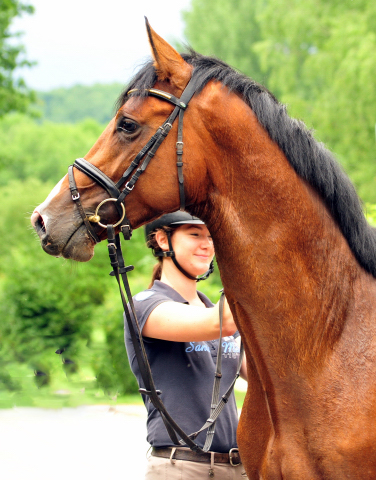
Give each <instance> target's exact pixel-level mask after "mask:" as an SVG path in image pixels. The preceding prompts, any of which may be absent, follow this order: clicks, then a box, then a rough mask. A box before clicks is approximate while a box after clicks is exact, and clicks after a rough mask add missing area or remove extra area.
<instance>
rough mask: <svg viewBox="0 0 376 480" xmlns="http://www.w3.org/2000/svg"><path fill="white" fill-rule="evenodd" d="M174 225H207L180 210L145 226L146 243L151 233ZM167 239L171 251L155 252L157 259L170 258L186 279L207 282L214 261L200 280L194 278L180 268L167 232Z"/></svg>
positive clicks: (169, 233)
mask: <svg viewBox="0 0 376 480" xmlns="http://www.w3.org/2000/svg"><path fill="white" fill-rule="evenodd" d="M172 225H176V226H178V225H205V222H203V221H202V220H200V219H199V218H198V217H194V216H193V215H191V214H190V213H187V212H182V211H181V210H178V211H177V212H173V213H166V215H162V216H161V217H159V218H157V220H154V221H153V222H150V223H148V224H147V225H145V238H146V241H148V240H149V236H150V234H151V233H153V232H155V231H156V230H158V229H159V228H162V227H171V226H172ZM167 239H168V245H169V249H170V250H169V251H167V252H158V253H156V252H154V255H156V256H157V257H170V258H171V259H172V261H173V262H174V264H175V266H176V268H177V269H178V270H180V271H181V272H182V273H183V274H184V275H185V276H186V277H188V278H189V279H190V280H196V281H197V282H199V281H200V280H206V279H207V278H208V276H209V275H210V274H211V273H213V271H214V262H213V260H212V261H211V263H210V267H209V270H208V271H207V272H206V273H204V275H202V276H201V277H199V278H196V277H193V276H192V275H190V274H189V273H188V272H186V271H185V270H184V268H183V267H181V266H180V264H179V263H178V261H177V260H176V257H175V252H174V250H173V248H172V243H171V232H167Z"/></svg>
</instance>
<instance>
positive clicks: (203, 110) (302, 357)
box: [31, 23, 376, 480]
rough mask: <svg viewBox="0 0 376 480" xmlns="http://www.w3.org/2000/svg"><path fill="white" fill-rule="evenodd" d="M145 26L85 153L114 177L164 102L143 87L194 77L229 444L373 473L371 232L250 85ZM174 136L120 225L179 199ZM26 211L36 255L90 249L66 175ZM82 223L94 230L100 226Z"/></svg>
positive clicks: (331, 168)
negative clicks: (142, 42)
mask: <svg viewBox="0 0 376 480" xmlns="http://www.w3.org/2000/svg"><path fill="white" fill-rule="evenodd" d="M147 30H148V35H149V41H150V45H151V50H152V54H153V60H152V61H151V62H149V63H147V64H146V65H145V66H144V67H143V68H142V69H141V70H140V72H139V73H138V74H136V76H135V78H134V80H133V81H132V82H131V84H130V86H129V88H128V89H127V90H126V91H125V92H124V93H123V95H122V96H121V99H120V102H119V109H118V111H117V113H116V116H115V117H114V119H113V120H112V121H111V122H110V123H109V125H108V126H107V128H106V129H105V130H104V132H103V134H102V135H101V136H100V137H99V139H98V140H97V142H96V143H95V145H94V146H93V147H92V148H91V150H90V151H89V152H88V154H87V155H86V157H85V160H86V161H87V162H90V164H92V165H94V166H95V167H97V168H98V169H100V170H101V171H102V172H103V173H104V174H105V175H106V176H107V177H108V178H110V179H112V180H113V181H114V182H116V181H118V179H119V178H121V177H122V174H123V172H124V170H126V169H129V166H130V165H131V162H132V161H133V160H134V159H135V158H136V157H137V154H138V152H139V151H140V150H141V148H142V147H143V146H144V145H145V144H146V143H147V142H148V141H149V139H150V138H151V137H152V136H153V135H154V134H155V132H156V131H158V127H159V126H160V125H161V124H163V122H165V121H166V118H168V116H169V115H170V114H171V112H172V111H173V110H174V108H175V105H174V104H171V102H167V101H163V98H161V95H159V96H158V95H157V96H153V95H151V94H150V89H157V90H160V91H162V93H163V92H164V93H165V96H166V95H167V94H172V95H173V98H174V99H175V100H176V99H179V97H180V96H181V95H182V92H183V91H184V89H185V87H186V85H187V84H188V82H189V81H190V79H191V77H193V76H195V79H196V85H197V88H196V90H195V93H194V95H193V97H192V99H191V100H190V102H189V105H188V107H187V108H186V109H185V114H184V128H183V133H184V155H183V156H182V157H181V158H182V161H183V168H182V174H183V177H184V194H185V202H186V203H185V205H186V207H185V208H186V210H187V211H188V212H189V213H191V214H193V215H195V216H198V217H200V218H201V219H202V220H204V221H205V223H206V224H207V226H208V228H209V230H210V232H211V234H212V237H213V240H214V245H215V252H216V257H217V262H218V266H219V270H220V275H221V279H222V282H223V286H224V289H225V292H226V296H227V299H228V301H229V304H230V307H231V310H232V312H233V314H234V317H235V319H236V323H237V325H238V328H239V331H240V333H241V336H242V339H243V342H244V344H245V351H246V355H247V364H248V377H249V388H248V392H247V395H246V398H245V402H244V406H243V410H242V414H241V418H240V422H239V428H238V442H239V448H240V452H241V456H242V459H243V463H244V466H245V469H246V471H247V474H248V477H249V478H250V479H252V480H253V479H263V480H266V479H267V480H277V479H278V480H279V479H285V480H286V479H288V480H302V479H309V480H316V479H320V480H324V479H325V480H342V479H362V480H363V479H364V480H366V479H367V480H368V479H369V480H371V479H373V480H374V479H375V478H376V321H375V320H376V319H375V312H376V281H375V275H376V236H375V231H374V230H373V229H372V228H371V227H370V226H369V225H368V224H367V222H366V219H365V217H364V214H363V210H362V206H361V202H360V200H359V198H358V196H357V194H356V192H355V189H354V188H353V186H352V184H351V182H350V181H349V180H348V178H347V176H346V175H345V174H344V173H343V171H342V169H341V168H340V166H339V165H338V164H337V162H336V161H335V160H334V158H333V156H332V155H331V153H330V152H329V151H328V150H326V149H325V147H324V146H323V145H322V144H320V143H319V142H317V141H316V140H315V139H314V138H313V135H312V134H311V132H310V131H308V130H307V129H306V127H305V126H304V124H303V123H302V122H299V121H296V120H294V119H292V118H290V117H289V116H288V114H287V113H286V110H285V107H284V106H283V105H281V104H280V103H279V102H278V101H277V100H276V98H275V97H274V96H273V95H272V94H271V93H270V92H268V91H267V90H266V89H265V88H264V87H262V86H261V85H259V84H257V83H255V82H254V81H252V80H251V79H249V78H247V77H245V76H243V75H241V74H240V73H238V72H236V71H234V70H233V69H232V68H231V67H229V66H228V65H226V64H225V63H223V62H222V61H220V60H218V59H214V58H209V57H205V56H202V55H199V54H197V53H195V52H193V51H191V52H190V53H187V54H182V55H180V54H179V53H178V52H177V51H176V50H175V49H174V48H172V47H171V46H170V45H169V44H168V43H167V42H166V41H164V40H163V39H162V38H161V37H159V36H158V35H157V34H156V33H155V32H154V30H152V29H151V27H150V25H149V24H148V23H147ZM166 92H167V93H166ZM180 133H181V132H180ZM177 135H178V124H177V122H174V123H173V124H172V128H171V131H170V133H169V134H168V135H167V136H166V138H165V140H164V141H163V143H161V145H160V147H159V149H158V151H156V152H155V155H154V158H150V162H149V165H148V167H147V169H146V170H145V171H144V172H143V174H142V175H140V178H139V181H138V183H137V184H136V185H135V186H134V188H132V191H131V192H130V194H129V195H127V196H126V198H125V201H124V206H125V211H126V215H127V218H128V220H129V222H130V224H131V226H132V227H133V228H138V227H140V226H141V225H143V224H145V223H146V222H148V221H151V220H153V219H155V218H157V217H159V216H160V215H161V214H163V213H167V212H172V211H175V210H177V209H178V208H179V206H180V201H181V200H180V197H179V188H178V174H177V167H176V139H177ZM132 168H133V167H131V170H132ZM180 173H181V172H180ZM74 177H75V181H76V183H77V191H78V192H79V195H80V198H81V202H82V206H83V209H84V212H85V213H84V214H85V215H86V214H87V215H89V214H90V215H92V214H93V213H94V212H95V209H96V206H97V205H98V204H99V202H101V201H102V200H103V199H105V198H108V194H107V193H106V192H105V191H104V189H103V188H102V187H101V186H100V185H98V183H97V182H96V181H93V180H92V179H91V178H89V177H88V176H87V175H86V174H85V173H84V172H82V171H81V170H79V169H77V168H76V169H75V172H74ZM102 208H103V210H101V212H100V213H101V215H100V216H101V218H106V221H107V222H109V223H111V222H113V223H115V222H116V221H117V219H118V212H117V211H116V209H115V208H114V205H113V204H112V203H111V202H108V203H107V204H105V205H103V207H102ZM31 221H32V224H33V225H34V227H35V229H36V230H37V232H38V234H39V236H40V239H41V243H42V247H43V249H44V250H45V251H46V252H47V253H49V254H51V255H55V256H63V257H66V258H71V259H74V260H78V261H87V260H89V259H90V258H91V257H92V255H93V252H94V245H95V240H93V238H92V235H90V234H89V232H88V229H87V227H86V225H85V223H84V222H83V220H82V218H81V216H80V213H79V211H78V209H77V206H76V205H75V204H74V202H73V201H72V196H71V191H70V188H69V181H68V178H67V177H64V178H63V179H62V180H61V181H60V182H59V184H58V185H57V186H56V187H55V188H54V190H53V191H52V192H51V194H50V195H49V197H48V198H47V199H46V201H45V202H44V203H43V204H42V205H40V206H39V207H37V209H36V210H35V211H34V213H33V215H32V218H31ZM92 225H93V229H94V231H95V234H96V235H97V237H98V239H99V240H102V239H104V238H105V229H104V228H102V227H101V226H100V225H101V224H98V223H93V224H92Z"/></svg>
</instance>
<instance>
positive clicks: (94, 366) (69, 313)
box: [0, 115, 220, 407]
mask: <svg viewBox="0 0 376 480" xmlns="http://www.w3.org/2000/svg"><path fill="white" fill-rule="evenodd" d="M103 128H104V126H103V125H100V124H98V123H97V122H95V121H94V120H85V121H83V122H81V123H78V124H76V125H73V124H55V123H52V122H42V123H40V122H37V121H35V120H33V119H30V118H29V117H26V116H22V115H10V116H7V117H5V118H3V119H1V120H0V165H1V168H0V198H1V199H2V221H1V223H0V238H1V239H2V242H1V243H0V318H1V322H0V407H1V406H6V407H10V406H12V405H44V406H47V405H57V406H61V405H72V404H74V403H75V402H78V401H80V399H81V401H82V402H84V403H87V402H94V401H112V400H111V399H114V398H116V397H117V396H119V395H120V396H122V395H126V394H130V393H135V392H137V385H136V381H135V379H134V377H133V374H132V373H131V371H130V369H129V365H128V360H127V355H126V351H125V347H124V337H123V336H124V330H123V312H122V304H121V300H120V295H119V292H118V287H117V284H116V281H115V279H114V278H113V277H110V276H109V271H110V270H111V266H110V263H109V260H108V254H107V247H106V244H105V242H104V243H103V244H102V243H101V244H99V245H97V246H96V249H95V256H94V259H93V260H92V261H91V262H88V263H84V264H81V263H74V262H70V261H67V260H64V259H61V258H59V259H56V258H53V257H50V256H48V255H46V254H45V253H44V252H43V250H42V249H41V247H40V243H39V239H38V238H37V236H36V234H35V233H34V231H33V229H32V228H31V225H30V215H31V213H32V212H33V210H34V208H35V207H36V206H37V205H39V204H40V203H41V202H42V201H43V200H44V199H45V198H46V196H47V195H48V193H49V192H50V191H51V189H52V188H53V186H54V184H55V183H56V182H57V181H58V180H60V178H61V177H62V176H64V175H65V174H66V171H67V167H68V165H69V164H70V163H71V162H72V161H73V160H74V158H75V157H77V156H82V155H84V154H85V153H86V151H87V150H88V149H89V148H90V147H91V146H92V145H93V144H94V142H95V141H96V139H97V137H98V136H99V135H100V133H101V132H102V130H103ZM123 251H124V256H125V259H126V262H127V263H128V264H132V265H134V266H135V270H134V271H133V272H131V273H130V275H129V276H130V284H131V288H132V292H133V293H137V292H139V291H141V290H143V289H145V288H147V286H148V284H149V281H150V276H151V271H152V267H153V265H154V263H155V259H154V258H153V257H152V255H151V253H150V250H148V249H146V247H145V241H144V234H143V231H142V229H140V230H137V231H135V232H134V233H133V237H132V240H131V241H130V242H129V243H128V244H125V245H123ZM219 289H220V283H219V279H218V274H217V277H213V278H212V279H211V281H210V283H208V284H207V285H205V286H203V290H204V291H205V292H206V293H208V294H209V295H210V296H211V297H212V298H214V299H218V297H219ZM84 392H85V393H84ZM73 397H74V399H75V400H73Z"/></svg>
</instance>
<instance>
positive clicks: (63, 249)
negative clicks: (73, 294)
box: [31, 20, 206, 261]
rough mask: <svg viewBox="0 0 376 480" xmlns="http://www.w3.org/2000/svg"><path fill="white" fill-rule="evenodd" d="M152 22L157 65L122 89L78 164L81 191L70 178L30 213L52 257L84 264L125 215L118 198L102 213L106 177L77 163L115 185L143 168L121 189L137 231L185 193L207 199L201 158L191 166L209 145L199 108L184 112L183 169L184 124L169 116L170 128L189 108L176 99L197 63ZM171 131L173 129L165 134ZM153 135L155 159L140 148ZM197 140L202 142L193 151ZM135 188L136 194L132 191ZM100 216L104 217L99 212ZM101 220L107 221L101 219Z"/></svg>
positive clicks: (151, 37)
mask: <svg viewBox="0 0 376 480" xmlns="http://www.w3.org/2000/svg"><path fill="white" fill-rule="evenodd" d="M146 24H147V32H148V36H149V42H150V46H151V51H152V55H153V65H154V68H153V69H152V70H150V68H149V67H150V65H149V66H148V68H144V72H141V73H140V74H138V76H137V81H134V82H133V83H131V85H130V86H129V88H128V89H127V90H126V91H125V92H124V93H123V94H122V96H121V98H120V100H119V103H120V107H119V109H118V111H117V113H116V115H115V117H114V118H113V119H112V120H111V122H110V123H109V125H108V126H107V128H106V129H105V130H104V132H103V133H102V135H101V136H100V137H99V139H98V140H97V142H96V143H95V145H94V146H93V147H92V148H91V149H90V151H89V152H88V153H87V155H86V156H85V158H84V159H79V160H78V161H76V164H75V167H77V168H74V169H73V172H72V174H71V175H72V176H73V183H74V184H75V190H74V191H73V192H72V185H70V183H71V180H70V179H69V176H68V175H66V176H65V177H64V178H63V179H62V180H61V181H60V182H59V183H58V184H57V185H56V186H55V187H54V189H53V190H52V192H51V193H50V195H49V196H48V198H47V199H46V200H45V201H44V202H43V203H42V204H41V205H39V206H38V207H37V208H36V209H35V210H34V212H33V214H32V217H31V222H32V224H33V226H34V228H35V230H36V232H37V233H38V235H39V237H40V240H41V244H42V247H43V249H44V250H45V251H46V252H47V253H48V254H50V255H54V256H63V257H65V258H71V259H74V260H78V261H87V260H90V258H91V257H92V256H93V253H94V246H95V243H96V242H97V241H100V240H102V239H103V238H105V236H106V232H105V228H104V227H103V226H104V225H105V224H111V223H115V224H116V223H117V222H118V220H119V216H121V214H122V211H121V209H119V208H116V207H119V202H118V203H117V205H115V202H105V203H104V204H103V206H101V207H100V211H99V212H98V211H97V212H96V210H97V206H98V205H99V204H100V203H101V202H102V201H103V200H105V199H108V198H109V194H110V196H112V195H111V193H112V192H111V191H109V192H106V190H105V189H104V188H103V186H101V185H100V180H99V183H98V182H97V181H95V179H94V180H93V178H92V177H90V176H88V174H87V171H85V168H79V166H80V162H81V166H83V167H84V166H85V165H86V166H88V167H89V169H91V168H92V166H93V168H94V169H95V171H99V172H101V173H103V174H104V178H105V179H107V180H108V181H109V182H113V183H117V182H118V181H119V179H120V182H121V179H122V178H123V174H124V172H129V179H131V180H132V178H133V175H134V173H136V177H137V180H138V176H139V175H140V173H141V172H142V173H143V174H142V176H140V179H139V181H137V185H133V181H134V180H132V181H131V182H125V181H124V183H122V184H121V187H120V186H119V194H120V190H123V191H124V193H123V195H122V198H121V200H123V201H124V205H125V210H123V212H124V213H125V212H126V219H127V221H128V222H129V223H130V227H131V228H137V227H139V226H140V225H142V224H143V223H145V222H146V221H149V220H152V219H154V218H157V217H158V216H160V215H161V214H162V213H164V212H171V211H174V210H177V209H178V208H179V207H182V205H181V202H182V199H181V196H182V195H184V194H185V193H187V198H186V199H185V200H184V206H185V204H192V203H196V204H197V203H199V202H200V201H202V200H203V195H202V192H203V190H202V188H201V187H202V185H203V180H204V178H205V176H206V170H205V165H204V163H203V162H202V161H200V159H199V158H197V156H196V158H195V159H194V162H195V168H194V171H193V169H192V168H191V167H190V163H191V162H192V161H193V160H192V158H191V157H192V156H193V152H194V151H195V152H197V151H199V148H198V147H199V146H200V145H203V144H205V135H201V136H200V137H198V135H197V134H195V129H194V128H192V126H193V125H195V128H199V127H200V119H199V117H198V111H197V108H196V109H194V108H192V107H191V106H190V108H189V109H187V111H186V112H184V114H185V117H186V118H187V122H184V145H185V148H184V168H182V166H180V171H179V169H178V168H177V159H178V160H180V162H181V159H182V158H181V156H182V153H181V150H182V146H183V144H182V142H180V146H179V148H180V157H179V156H178V157H177V153H176V147H177V137H178V123H179V122H178V121H171V123H172V125H167V127H166V126H165V125H164V124H166V120H168V119H169V118H170V116H171V114H172V113H173V112H174V111H175V110H181V111H182V112H183V110H185V108H186V105H185V106H184V107H181V106H179V104H178V105H177V104H176V101H177V100H178V99H179V98H180V97H181V95H182V93H183V91H184V89H185V87H186V86H187V84H188V83H189V81H190V79H191V76H192V70H193V68H192V66H191V65H189V64H188V63H187V62H186V61H185V60H184V59H183V58H182V56H181V55H180V54H179V53H178V52H177V51H176V50H175V49H174V48H172V47H171V46H170V45H169V44H168V43H167V42H166V41H164V40H163V39H162V38H161V37H160V36H159V35H157V34H156V33H155V32H154V31H153V29H152V28H151V27H150V25H149V24H148V22H147V20H146ZM150 72H151V73H150ZM151 87H153V88H152V89H151ZM151 90H152V91H151ZM158 91H160V95H158V93H157V92H158ZM193 94H194V91H192V95H193ZM192 95H191V96H192ZM168 97H169V98H168ZM174 102H175V103H174ZM180 103H181V102H180ZM178 113H180V111H178V112H177V114H176V115H175V116H178ZM181 117H182V115H181ZM161 126H162V127H164V129H165V132H162V133H163V135H162V136H161V135H159V133H160V131H161ZM180 128H182V123H181V127H180ZM169 129H171V132H169V134H168V135H167V132H168V131H169ZM158 135H159V137H160V140H161V141H160V140H159V137H158ZM155 136H157V143H158V142H159V143H160V146H158V148H154V149H153V148H149V150H150V152H151V153H150V156H149V157H147V155H145V156H142V155H141V152H142V150H143V149H144V147H145V146H147V145H148V144H150V142H151V141H152V140H153V138H155ZM162 140H163V142H162ZM154 143H155V142H154ZM191 145H196V147H195V148H190V146H191ZM152 146H153V145H152ZM146 153H148V152H146ZM201 157H202V155H201ZM79 161H80V162H79ZM135 161H136V163H135ZM132 162H133V163H132ZM83 164H84V165H83ZM146 165H147V168H146ZM137 169H138V173H137ZM178 177H180V184H181V183H182V179H184V186H183V187H181V186H180V192H179V178H178ZM107 180H105V182H106V181H107ZM129 184H132V186H131V187H130V186H129ZM127 189H128V190H129V191H127ZM130 189H132V192H131V194H129V195H128V193H130ZM182 189H183V190H182ZM126 194H127V195H126ZM72 197H73V199H74V200H77V199H78V197H79V199H80V200H79V202H80V204H81V205H82V209H83V210H82V212H81V215H80V208H81V207H80V208H77V205H76V204H75V202H74V201H73V200H72ZM125 197H126V198H125ZM184 206H183V207H182V208H184ZM95 213H97V214H99V215H95V216H94V214H95ZM82 217H83V218H82ZM85 217H86V218H85ZM87 218H89V219H90V221H91V222H92V223H91V225H87V224H88V221H87ZM99 218H100V219H101V220H100V221H99V223H98V220H99ZM93 219H94V221H93ZM95 219H97V221H96V223H95Z"/></svg>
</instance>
